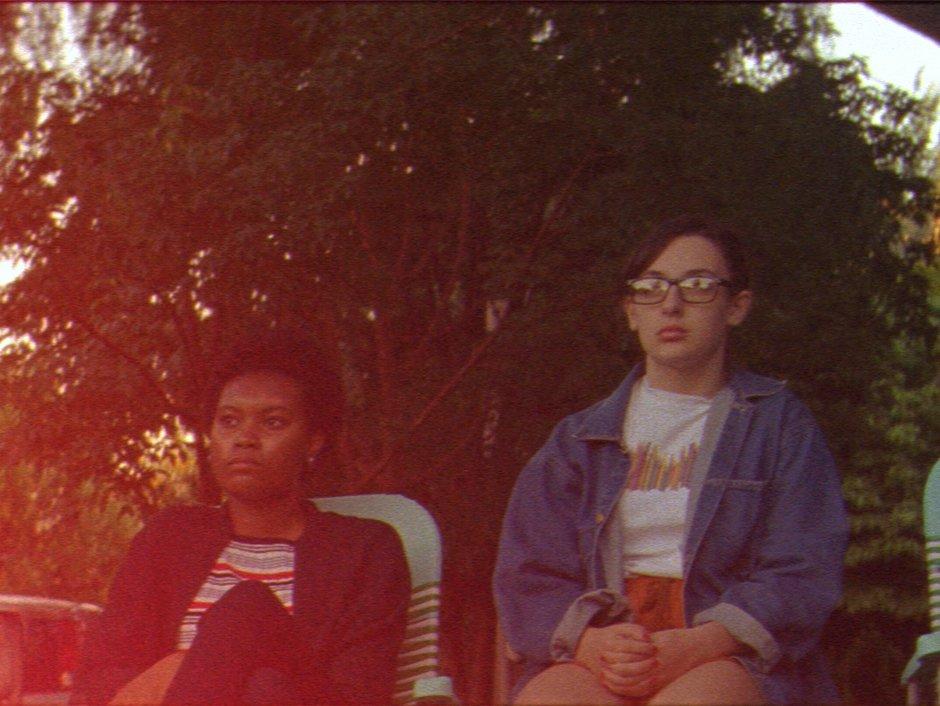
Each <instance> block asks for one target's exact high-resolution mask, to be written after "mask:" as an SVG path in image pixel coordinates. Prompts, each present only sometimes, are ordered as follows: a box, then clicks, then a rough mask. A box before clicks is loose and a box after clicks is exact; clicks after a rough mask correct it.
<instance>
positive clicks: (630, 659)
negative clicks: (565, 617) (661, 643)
mask: <svg viewBox="0 0 940 706" xmlns="http://www.w3.org/2000/svg"><path fill="white" fill-rule="evenodd" d="M575 661H576V662H578V663H579V664H581V665H582V666H583V667H586V668H587V669H588V670H590V671H591V673H592V674H594V676H596V677H597V678H598V680H599V681H600V682H601V684H603V685H604V686H605V687H606V688H607V689H609V690H610V691H612V692H613V693H615V694H618V695H620V696H645V695H647V694H648V693H649V692H650V689H651V688H652V681H651V678H650V677H651V673H652V670H653V668H654V667H655V666H656V656H655V648H654V646H653V643H652V642H651V641H650V638H649V634H648V633H647V631H646V630H645V629H644V628H643V627H642V626H640V625H636V624H633V623H618V624H616V625H609V626H607V627H605V628H587V629H585V631H584V633H583V634H582V635H581V640H580V641H579V642H578V648H577V650H576V651H575Z"/></svg>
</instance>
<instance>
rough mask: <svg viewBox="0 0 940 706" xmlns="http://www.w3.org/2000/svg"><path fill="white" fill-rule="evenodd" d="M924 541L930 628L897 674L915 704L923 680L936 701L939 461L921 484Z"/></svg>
mask: <svg viewBox="0 0 940 706" xmlns="http://www.w3.org/2000/svg"><path fill="white" fill-rule="evenodd" d="M924 543H925V549H926V553H927V591H928V595H929V600H930V629H931V630H932V632H929V633H927V634H925V635H921V636H920V637H919V638H918V639H917V649H916V650H915V652H914V655H913V656H912V657H911V660H910V661H909V662H908V663H907V667H905V669H904V672H903V673H902V674H901V683H903V684H906V685H907V702H908V703H909V704H919V703H920V696H921V693H922V691H923V689H922V685H923V684H925V683H930V682H931V681H932V682H933V684H934V688H935V689H936V691H935V692H934V694H933V698H932V699H931V701H932V702H933V703H935V704H940V666H938V665H940V461H937V462H936V463H935V464H934V466H933V468H932V469H931V470H930V475H929V476H928V477H927V484H926V486H925V488H924Z"/></svg>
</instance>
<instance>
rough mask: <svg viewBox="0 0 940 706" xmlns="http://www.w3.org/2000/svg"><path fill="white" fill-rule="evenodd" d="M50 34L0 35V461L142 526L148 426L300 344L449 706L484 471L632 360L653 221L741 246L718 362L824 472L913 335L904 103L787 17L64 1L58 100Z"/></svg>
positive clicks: (653, 8)
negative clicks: (334, 409) (230, 362)
mask: <svg viewBox="0 0 940 706" xmlns="http://www.w3.org/2000/svg"><path fill="white" fill-rule="evenodd" d="M48 12H51V10H44V9H43V10H36V9H33V10H29V9H23V8H7V9H6V13H7V15H6V17H5V20H4V21H5V22H6V23H7V25H6V26H7V29H8V30H9V32H8V33H5V34H4V36H9V37H11V38H14V39H13V40H12V42H13V43H12V44H11V48H10V49H9V50H8V51H7V53H6V54H5V55H4V56H3V57H2V59H3V61H2V73H0V77H3V82H2V83H0V90H2V91H3V95H4V101H2V102H0V106H3V108H2V109H4V110H6V115H5V116H3V115H0V118H2V117H8V118H9V120H8V121H2V120H0V124H2V125H3V126H4V132H3V133H2V134H0V145H2V147H3V151H2V153H0V157H2V160H3V172H2V174H3V181H2V190H0V213H2V214H4V215H3V221H2V222H0V223H2V229H0V247H4V248H7V249H10V250H11V251H12V252H18V253H21V254H22V255H23V256H24V257H27V258H29V260H30V262H31V267H30V269H29V271H28V272H27V273H26V274H25V275H24V276H23V277H22V278H21V279H20V280H19V281H17V282H16V283H15V284H13V285H12V286H11V287H10V288H8V289H7V290H6V291H5V292H4V293H3V294H2V304H3V306H2V307H0V326H3V327H5V328H6V329H8V330H9V331H10V332H12V333H13V334H15V335H17V336H21V337H22V338H21V339H20V340H21V343H20V344H19V345H18V346H14V347H11V348H9V349H7V352H6V354H5V356H4V361H5V366H4V371H3V372H4V375H3V392H4V394H5V399H6V400H8V401H9V402H10V404H11V405H13V407H14V408H15V409H16V410H18V413H19V416H18V417H17V421H16V422H15V423H13V424H11V426H10V427H9V428H8V429H7V430H5V431H4V432H3V440H4V445H3V448H4V449H5V451H4V458H3V461H4V465H5V466H7V467H11V468H13V467H19V466H21V465H22V464H25V463H29V464H32V466H31V467H33V468H56V469H59V470H60V471H61V472H62V473H63V474H65V477H66V478H68V479H70V482H72V483H74V484H75V486H76V487H81V484H82V483H83V482H84V481H85V480H86V479H88V478H89V477H92V478H95V479H96V480H97V482H99V483H105V484H106V485H107V487H109V488H116V489H118V490H120V491H122V492H125V491H126V492H129V493H135V492H136V493H137V503H138V504H139V505H140V506H141V507H143V508H144V512H149V511H150V510H152V509H153V507H154V506H155V505H157V504H159V502H160V501H161V500H160V498H159V497H154V496H152V495H148V493H149V491H147V489H148V488H149V487H151V486H152V483H151V481H152V475H153V473H154V471H153V469H152V468H148V467H142V466H141V464H139V463H138V459H139V457H140V456H141V454H142V453H143V452H144V450H145V449H147V448H148V446H149V445H150V444H149V442H148V434H152V433H156V432H158V431H159V430H161V429H163V430H165V431H166V433H167V435H168V436H167V438H169V439H174V440H175V439H184V438H191V439H193V440H194V447H195V453H196V455H197V456H200V455H201V454H202V453H203V445H202V442H203V439H202V435H201V431H203V429H202V422H201V419H202V417H201V414H200V412H201V389H200V388H201V384H202V382H203V381H204V380H205V379H206V376H207V375H208V374H209V372H210V370H211V365H212V359H213V354H214V352H215V351H216V350H218V349H219V348H223V347H224V345H225V343H226V341H228V340H231V339H232V338H233V337H235V336H237V335H241V334H245V333H249V334H250V333H251V331H253V330H257V329H258V328H265V327H270V326H284V325H292V326H302V327H304V328H306V329H308V330H310V331H312V332H313V333H314V334H315V335H316V336H317V337H319V338H321V339H322V340H323V341H326V342H329V343H330V345H331V347H332V348H333V350H334V352H335V354H336V355H337V357H338V359H339V360H340V362H341V364H342V369H343V371H344V379H345V384H346V392H347V399H348V411H349V415H348V416H349V419H348V423H347V426H346V429H345V431H344V436H343V440H342V444H341V449H340V451H341V453H340V459H339V464H338V468H337V471H336V478H335V480H336V485H340V486H342V487H343V488H344V489H366V488H368V489H384V490H400V491H404V492H408V493H409V494H411V495H414V496H416V497H418V498H419V499H421V500H423V501H424V502H425V503H427V504H428V505H429V506H431V508H432V509H433V510H434V512H435V514H436V515H437V517H438V519H439V521H440V522H441V524H442V526H443V528H444V532H445V546H446V547H448V549H449V554H448V558H447V562H448V563H447V567H448V569H447V571H448V584H447V586H446V591H447V594H446V596H445V600H446V601H447V602H446V604H445V610H446V611H447V612H446V613H445V619H446V620H447V625H446V628H447V634H448V635H450V636H451V645H450V647H451V651H452V653H453V654H454V655H455V659H456V660H457V661H458V663H459V664H460V676H461V687H462V688H463V690H464V692H465V694H466V698H467V699H468V700H470V701H485V700H486V698H487V696H486V682H487V678H488V677H487V671H488V660H487V658H486V655H487V653H488V649H489V644H488V643H489V634H490V631H487V630H480V629H479V626H480V625H486V624H487V622H488V621H491V620H492V618H493V616H492V609H491V607H490V605H489V602H488V601H487V600H485V598H484V597H485V596H486V595H488V576H489V568H488V567H489V565H490V562H491V560H492V556H493V552H494V547H495V539H496V536H497V534H498V526H499V518H500V516H501V514H502V509H503V505H504V502H505V499H506V497H507V494H508V491H509V488H510V487H511V484H512V480H513V478H514V475H515V473H516V472H517V470H518V469H519V468H520V467H521V464H522V463H523V462H524V461H525V460H526V458H527V457H528V455H529V454H531V452H532V451H533V450H534V449H535V448H536V447H537V446H538V444H539V443H540V442H541V440H542V439H544V438H545V436H546V435H547V432H548V429H549V428H550V426H551V425H552V424H554V423H555V422H556V421H557V420H558V419H559V418H560V417H561V416H562V415H563V414H565V413H567V412H570V411H573V410H574V409H576V408H577V407H579V406H583V405H584V404H586V403H588V402H590V401H593V400H594V399H596V398H597V397H598V396H599V395H601V394H603V393H604V392H606V390H608V389H609V388H610V387H612V386H613V384H614V383H615V381H616V380H617V378H618V377H619V376H620V375H622V372H623V368H624V365H625V363H626V362H627V361H628V360H629V359H631V358H633V357H635V356H636V354H637V351H636V350H635V348H634V347H633V346H632V345H631V344H628V343H627V344H625V343H624V341H623V339H624V336H623V333H624V332H623V331H622V330H618V329H616V328H615V326H613V325H612V324H611V322H612V321H615V320H616V314H615V305H616V300H617V292H616V286H617V274H616V271H617V261H618V258H619V257H620V256H621V255H622V254H623V253H624V252H625V251H626V250H627V249H629V246H630V243H631V242H632V240H633V239H634V238H635V237H636V236H637V235H638V234H640V233H641V232H642V231H643V230H645V228H646V227H647V226H648V225H649V224H650V223H651V222H652V221H655V220H658V219H659V218H661V217H663V216H666V215H671V214H674V213H676V212H679V211H688V210H707V211H711V212H714V213H716V214H717V215H719V216H722V217H725V218H729V219H731V220H734V221H738V222H740V223H742V224H744V225H745V226H747V228H748V230H749V231H750V232H751V233H752V236H751V244H752V246H753V248H754V250H755V251H756V252H757V253H758V254H759V255H760V256H761V260H762V261H763V263H764V266H763V267H762V268H761V270H760V271H759V273H758V281H759V283H760V292H761V298H762V300H763V301H762V305H761V307H760V308H759V311H758V315H757V316H755V319H754V321H753V323H752V325H751V326H749V328H748V330H747V332H746V333H745V334H744V335H743V336H742V337H741V340H740V341H739V342H738V343H739V353H740V357H741V358H742V360H743V361H744V362H746V363H748V364H749V365H752V366H754V367H756V368H757V369H759V370H761V371H763V372H768V373H771V374H777V375H781V376H783V377H789V378H790V379H791V380H792V381H793V384H794V385H795V387H797V388H798V390H799V392H800V394H801V395H802V396H803V397H804V398H805V399H807V400H808V401H809V403H810V404H811V406H813V407H814V409H815V410H816V411H817V413H820V416H821V419H822V421H823V423H824V425H825V426H826V429H827V432H828V434H829V437H830V439H831V440H832V441H833V443H834V446H835V448H836V451H837V455H838V456H839V459H840V461H841V463H842V466H843V467H844V468H847V469H848V472H849V474H850V475H851V474H852V473H853V472H855V469H854V467H853V466H852V465H851V463H850V462H851V459H852V449H853V447H854V442H855V439H856V438H857V435H858V434H861V433H862V432H865V433H869V434H870V430H868V429H867V428H866V427H865V426H864V425H863V424H862V423H861V421H860V420H859V419H858V415H857V414H855V412H854V410H855V408H856V407H857V406H858V405H860V404H867V403H869V402H870V401H871V397H870V395H869V386H870V384H871V381H872V380H875V379H879V378H880V377H883V376H884V375H885V374H886V369H887V367H888V366H889V365H890V361H891V355H892V350H891V340H892V338H894V337H896V336H897V335H899V334H900V333H901V332H903V333H904V335H906V336H908V337H909V340H911V341H912V342H914V343H913V344H912V345H915V346H919V345H921V344H922V343H923V345H927V342H929V341H930V340H931V337H932V331H933V325H932V324H931V323H930V321H929V318H928V314H927V311H926V307H925V303H924V298H923V294H924V291H925V288H924V278H923V276H922V274H920V273H919V272H918V271H916V270H915V269H913V268H912V267H911V265H912V263H914V262H917V261H918V260H926V258H927V256H926V254H925V253H924V252H923V250H922V249H919V248H917V247H916V246H914V245H912V244H909V243H905V242H902V241H901V240H899V239H898V238H897V222H898V218H899V216H900V215H905V214H909V215H916V214H918V213H920V212H922V211H923V210H924V209H925V208H926V207H927V206H928V205H929V184H928V182H927V181H926V180H924V179H922V178H920V177H919V176H918V174H917V170H916V169H914V167H913V165H914V163H915V162H916V160H917V158H918V155H919V152H918V150H919V149H920V147H919V143H918V141H917V139H916V138H915V136H913V135H912V133H911V131H910V129H908V126H909V125H910V124H911V123H912V122H916V119H917V116H918V114H919V113H918V111H919V108H918V103H917V102H916V101H914V100H913V99H911V98H910V97H908V96H906V95H904V94H902V93H900V92H895V91H887V92H885V91H877V90H874V89H870V88H866V87H865V86H864V84H863V83H862V80H861V79H862V76H863V72H862V67H860V66H859V65H858V64H856V63H853V62H841V63H832V62H825V61H823V60H822V59H820V58H819V57H818V56H817V55H816V54H815V53H814V50H813V46H814V41H815V39H816V38H817V37H818V36H819V35H820V33H821V32H824V31H825V27H824V23H822V22H821V20H820V18H819V17H818V15H817V12H816V11H815V10H814V9H813V8H803V7H788V6H779V5H774V6H761V5H746V4H745V5H694V4H693V5H643V4H639V5H608V4H600V5H594V4H575V5H569V4H545V5H523V4H508V5H477V4H447V5H433V4H430V5H429V4H418V5H389V6H382V5H342V4H339V5H308V4H277V5H261V4H252V3H239V4H234V5H232V4H191V5H187V6H186V8H185V9H184V10H181V9H180V8H175V7H174V8H170V7H169V6H164V5H160V4H145V5H143V6H142V7H141V8H139V9H137V8H134V7H133V6H118V7H117V8H112V7H110V6H92V7H91V8H89V9H88V10H87V13H86V14H85V15H83V17H85V18H86V20H87V24H86V25H85V27H86V30H85V32H84V34H81V35H80V40H79V43H80V44H81V46H83V47H85V49H86V55H87V56H98V59H97V60H96V61H90V62H89V63H88V64H87V66H88V68H89V72H90V73H89V74H88V75H87V76H84V75H82V76H84V77H80V78H79V79H74V78H73V77H72V74H70V73H68V72H66V71H63V70H61V68H57V67H58V65H57V64H56V63H55V62H54V61H52V60H51V59H50V58H49V56H51V55H54V54H55V51H54V50H55V46H54V42H52V41H51V40H49V39H48V38H49V37H54V36H56V35H55V33H54V32H53V31H51V29H53V28H54V22H53V20H56V18H57V16H56V15H54V14H52V15H47V14H43V13H48ZM82 12H86V11H85V10H82ZM24 13H25V14H26V15H27V16H29V17H31V18H33V19H36V18H38V19H37V21H35V22H32V23H27V26H28V27H30V28H31V31H33V35H30V36H31V37H32V39H30V41H29V42H26V44H25V45H24V46H32V47H35V49H36V51H35V52H34V54H33V55H30V54H29V53H28V52H25V50H18V51H14V49H13V48H12V47H15V46H19V45H17V44H16V42H17V41H20V43H21V44H22V43H23V41H25V40H19V39H16V38H17V37H20V36H21V35H22V34H23V32H21V31H19V30H18V29H17V18H18V17H20V16H21V15H23V14H24ZM31 13H32V14H31ZM43 18H46V23H45V24H43V22H42V21H39V20H42V19H43ZM21 24H22V23H21ZM676 37H682V41H677V40H676ZM97 47H105V48H107V47H110V50H109V51H110V53H109V51H104V50H101V51H99V54H98V55H95V54H94V53H93V51H92V50H96V49H95V48H97ZM96 51H97V50H96ZM23 56H33V59H32V60H27V59H23V58H22V57H23ZM43 56H45V57H46V59H47V62H46V63H45V64H43V62H42V60H41V59H42V57H43ZM107 56H112V59H113V60H105V59H106V57H107ZM36 57H38V58H36ZM113 57H123V60H121V61H118V60H117V59H114V58H113ZM43 67H45V68H43ZM755 67H757V68H755ZM875 113H878V114H879V115H880V116H881V117H880V121H879V122H875V121H874V120H872V119H870V118H869V117H868V116H870V115H872V114H875ZM38 116H41V118H42V120H41V121H38ZM37 121H38V122H39V124H38V125H37ZM820 234H824V235H825V237H820ZM496 302H498V303H499V306H500V307H501V308H504V309H505V310H508V314H507V315H506V316H505V318H504V319H503V320H502V321H501V323H500V325H499V326H498V327H497V328H496V329H495V330H492V331H489V332H487V331H486V330H485V327H484V314H485V312H487V311H488V309H489V310H492V309H493V308H494V307H493V305H494V303H496ZM820 302H825V305H824V306H821V305H820ZM768 341H773V345H772V346H768V345H767V342H768ZM808 341H810V342H812V346H811V347H810V346H808V345H807V342H808ZM918 342H921V343H918ZM874 404H875V406H876V407H877V406H878V404H881V403H880V402H877V400H876V401H875V402H874ZM879 409H881V408H880V407H879ZM37 419H42V420H43V424H41V425H39V424H36V423H35V420H37ZM486 419H488V420H489V422H487V424H488V426H487V433H488V435H489V436H488V437H487V438H488V439H489V441H488V442H487V444H488V445H487V446H485V447H484V444H483V434H482V432H483V426H484V423H485V420H486ZM496 419H498V424H496V425H494V423H493V422H494V420H496ZM51 430H54V431H51ZM494 434H495V436H494ZM494 439H495V441H494ZM180 443H182V442H180ZM879 443H880V441H879ZM484 451H485V452H484ZM467 616H472V617H474V618H475V619H474V620H467V619H466V618H467ZM476 618H478V619H476Z"/></svg>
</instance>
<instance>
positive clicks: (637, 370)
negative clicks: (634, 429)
mask: <svg viewBox="0 0 940 706" xmlns="http://www.w3.org/2000/svg"><path fill="white" fill-rule="evenodd" d="M643 373H644V366H643V364H642V363H640V364H638V365H636V366H634V367H633V369H632V370H631V371H630V373H629V374H628V375H627V377H626V378H624V380H623V382H622V383H620V386H619V387H618V388H617V389H616V390H614V391H613V393H612V394H611V395H610V396H609V397H607V398H606V399H603V400H601V401H600V402H598V403H597V404H596V405H595V406H594V408H593V409H591V410H590V412H589V413H588V414H586V415H585V417H584V421H583V422H582V424H581V426H580V427H578V428H577V429H575V430H574V432H573V436H574V438H576V439H579V440H581V441H609V442H612V443H615V444H620V443H621V441H622V439H623V420H624V416H625V415H626V411H627V403H628V402H629V401H630V391H631V390H632V389H633V384H634V383H635V382H637V380H639V379H640V378H641V377H642V376H643ZM785 384H786V383H785V382H783V381H779V380H771V379H769V378H765V377H762V376H760V375H755V374H754V373H749V372H747V371H746V370H740V369H737V370H734V371H732V373H731V376H730V378H729V380H728V387H729V388H731V391H732V392H733V393H734V402H733V404H734V405H735V406H736V407H737V408H739V409H741V408H747V407H748V406H749V405H750V403H751V401H752V400H754V399H757V398H760V397H768V396H770V395H773V394H775V393H776V392H778V391H779V390H780V389H781V388H782V387H783V386H784V385H785Z"/></svg>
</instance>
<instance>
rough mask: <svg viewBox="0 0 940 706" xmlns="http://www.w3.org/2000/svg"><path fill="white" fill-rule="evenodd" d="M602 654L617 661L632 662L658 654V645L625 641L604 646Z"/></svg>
mask: <svg viewBox="0 0 940 706" xmlns="http://www.w3.org/2000/svg"><path fill="white" fill-rule="evenodd" d="M600 654H601V655H602V656H603V655H610V657H611V658H612V659H614V660H617V661H624V660H627V661H630V660H634V661H635V660H637V659H644V658H646V657H649V656H651V655H654V654H656V645H654V644H653V643H651V642H640V641H639V640H623V641H622V642H615V643H612V644H605V645H603V646H602V648H601V651H600Z"/></svg>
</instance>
